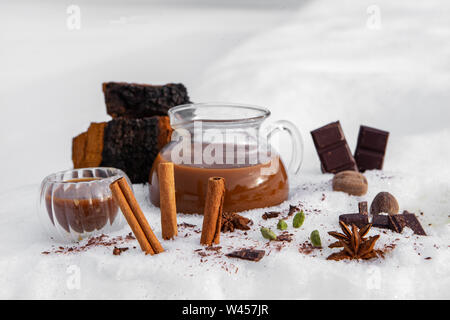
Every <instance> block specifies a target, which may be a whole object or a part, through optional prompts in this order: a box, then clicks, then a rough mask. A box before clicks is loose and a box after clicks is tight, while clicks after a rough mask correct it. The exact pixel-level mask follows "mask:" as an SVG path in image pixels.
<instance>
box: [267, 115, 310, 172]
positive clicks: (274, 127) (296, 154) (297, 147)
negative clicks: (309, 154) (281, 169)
mask: <svg viewBox="0 0 450 320" xmlns="http://www.w3.org/2000/svg"><path fill="white" fill-rule="evenodd" d="M280 131H286V132H287V133H289V135H290V137H291V146H292V153H291V159H290V160H289V164H288V168H287V169H288V171H289V172H290V173H292V174H297V173H298V171H299V170H300V167H301V166H302V161H303V139H302V135H301V134H300V131H299V130H298V129H297V127H296V126H295V124H293V123H292V122H290V121H287V120H279V121H276V122H274V123H272V124H271V126H270V128H269V132H268V134H267V140H268V141H269V140H270V138H271V137H272V136H273V135H274V134H275V133H277V132H280Z"/></svg>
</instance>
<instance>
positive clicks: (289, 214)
mask: <svg viewBox="0 0 450 320" xmlns="http://www.w3.org/2000/svg"><path fill="white" fill-rule="evenodd" d="M297 211H300V209H299V208H298V207H297V206H293V205H289V213H288V217H290V216H293V215H294V213H296V212H297Z"/></svg>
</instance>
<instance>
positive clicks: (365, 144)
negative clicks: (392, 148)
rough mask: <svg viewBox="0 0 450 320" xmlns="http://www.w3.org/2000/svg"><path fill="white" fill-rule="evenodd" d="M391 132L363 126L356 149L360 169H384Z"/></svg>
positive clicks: (356, 158) (356, 159)
mask: <svg viewBox="0 0 450 320" xmlns="http://www.w3.org/2000/svg"><path fill="white" fill-rule="evenodd" d="M388 138H389V132H387V131H383V130H379V129H375V128H370V127H367V126H361V127H360V129H359V135H358V143H357V145H356V150H355V161H356V163H357V165H358V169H359V170H360V171H365V170H372V169H379V170H381V169H383V163H384V156H385V153H386V147H387V142H388Z"/></svg>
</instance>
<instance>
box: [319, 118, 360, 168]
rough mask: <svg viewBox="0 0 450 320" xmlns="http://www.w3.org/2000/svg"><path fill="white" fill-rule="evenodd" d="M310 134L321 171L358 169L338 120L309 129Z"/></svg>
mask: <svg viewBox="0 0 450 320" xmlns="http://www.w3.org/2000/svg"><path fill="white" fill-rule="evenodd" d="M311 136H312V138H313V142H314V146H315V147H316V150H317V154H318V155H319V159H320V162H321V163H322V172H329V173H338V172H341V171H344V170H353V171H358V167H357V166H356V161H355V159H354V158H353V155H352V153H351V151H350V148H349V147H348V144H347V140H346V139H345V136H344V132H343V131H342V128H341V124H340V122H339V121H336V122H332V123H329V124H327V125H326V126H323V127H321V128H318V129H316V130H313V131H311Z"/></svg>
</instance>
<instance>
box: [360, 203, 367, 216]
mask: <svg viewBox="0 0 450 320" xmlns="http://www.w3.org/2000/svg"><path fill="white" fill-rule="evenodd" d="M358 209H359V214H364V215H368V214H369V210H368V209H367V201H362V202H359V203H358Z"/></svg>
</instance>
